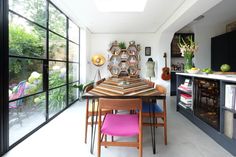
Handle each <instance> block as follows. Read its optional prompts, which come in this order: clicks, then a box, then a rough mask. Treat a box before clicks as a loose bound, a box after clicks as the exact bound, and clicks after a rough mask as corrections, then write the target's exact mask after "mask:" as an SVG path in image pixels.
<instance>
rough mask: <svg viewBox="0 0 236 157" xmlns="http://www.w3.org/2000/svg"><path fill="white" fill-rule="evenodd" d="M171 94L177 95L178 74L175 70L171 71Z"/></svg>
mask: <svg viewBox="0 0 236 157" xmlns="http://www.w3.org/2000/svg"><path fill="white" fill-rule="evenodd" d="M170 95H171V96H174V95H176V74H175V72H171V80H170Z"/></svg>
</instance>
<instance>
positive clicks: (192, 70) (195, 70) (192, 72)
mask: <svg viewBox="0 0 236 157" xmlns="http://www.w3.org/2000/svg"><path fill="white" fill-rule="evenodd" d="M187 72H188V73H190V74H197V73H199V72H200V69H189V70H187Z"/></svg>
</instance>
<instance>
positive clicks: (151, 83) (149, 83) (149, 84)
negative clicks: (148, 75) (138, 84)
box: [144, 79, 155, 88]
mask: <svg viewBox="0 0 236 157" xmlns="http://www.w3.org/2000/svg"><path fill="white" fill-rule="evenodd" d="M144 82H146V83H147V84H148V86H150V87H152V88H154V86H155V83H154V82H152V81H149V80H146V79H145V80H144Z"/></svg>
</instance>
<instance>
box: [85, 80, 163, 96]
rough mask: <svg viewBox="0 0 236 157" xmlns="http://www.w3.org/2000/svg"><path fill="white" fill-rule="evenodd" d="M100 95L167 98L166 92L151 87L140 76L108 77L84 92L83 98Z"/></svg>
mask: <svg viewBox="0 0 236 157" xmlns="http://www.w3.org/2000/svg"><path fill="white" fill-rule="evenodd" d="M99 97H112V98H113V97H114V98H115V97H117V98H119V97H122V98H124V97H129V98H130V97H149V98H159V99H165V94H161V93H159V92H158V91H157V90H156V89H155V88H152V87H149V86H148V84H147V83H146V82H144V80H142V79H140V78H108V79H107V80H105V81H104V82H102V83H101V84H99V85H98V86H96V87H94V88H93V89H92V90H90V91H88V92H87V93H84V94H83V98H99Z"/></svg>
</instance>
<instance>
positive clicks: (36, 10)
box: [9, 0, 46, 26]
mask: <svg viewBox="0 0 236 157" xmlns="http://www.w3.org/2000/svg"><path fill="white" fill-rule="evenodd" d="M9 8H10V9H11V10H13V11H15V12H17V13H18V14H20V15H22V16H24V17H26V18H28V19H30V20H32V21H34V22H37V23H38V24H40V25H42V26H46V0H9Z"/></svg>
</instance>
